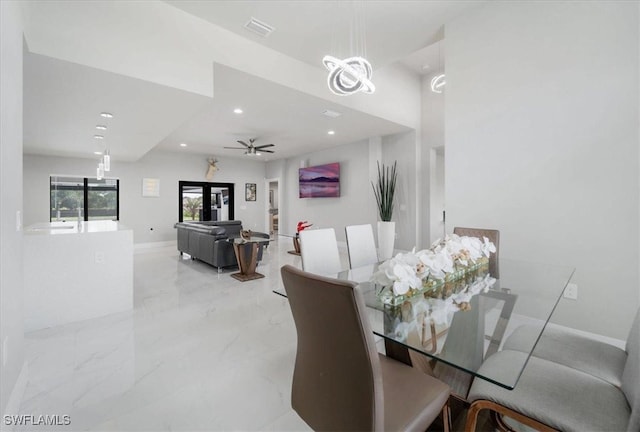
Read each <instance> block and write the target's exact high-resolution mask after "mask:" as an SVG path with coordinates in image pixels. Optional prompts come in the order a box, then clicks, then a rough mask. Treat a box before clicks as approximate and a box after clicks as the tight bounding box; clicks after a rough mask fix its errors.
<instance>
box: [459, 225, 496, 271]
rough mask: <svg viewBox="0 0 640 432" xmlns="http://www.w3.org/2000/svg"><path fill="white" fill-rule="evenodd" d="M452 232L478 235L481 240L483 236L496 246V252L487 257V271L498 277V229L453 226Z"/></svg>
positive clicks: (469, 235)
mask: <svg viewBox="0 0 640 432" xmlns="http://www.w3.org/2000/svg"><path fill="white" fill-rule="evenodd" d="M453 233H454V234H457V235H459V236H467V237H478V238H479V239H481V240H482V238H483V237H486V238H488V239H489V241H490V242H491V243H493V244H494V245H495V246H496V252H495V253H493V254H491V256H490V257H489V273H490V274H491V276H493V277H495V278H497V279H499V278H500V268H499V262H500V231H498V230H494V229H483V228H463V227H455V228H453Z"/></svg>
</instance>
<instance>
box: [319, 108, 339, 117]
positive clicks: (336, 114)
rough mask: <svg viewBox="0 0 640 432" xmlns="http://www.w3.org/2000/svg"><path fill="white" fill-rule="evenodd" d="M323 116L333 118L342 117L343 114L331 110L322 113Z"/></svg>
mask: <svg viewBox="0 0 640 432" xmlns="http://www.w3.org/2000/svg"><path fill="white" fill-rule="evenodd" d="M322 114H323V115H326V116H327V117H331V118H336V117H340V116H341V115H342V113H339V112H338V111H331V110H330V109H327V110H324V111H322Z"/></svg>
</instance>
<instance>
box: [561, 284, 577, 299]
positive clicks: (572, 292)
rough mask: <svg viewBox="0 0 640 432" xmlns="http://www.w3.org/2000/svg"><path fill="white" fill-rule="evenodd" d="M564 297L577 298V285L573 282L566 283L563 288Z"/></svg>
mask: <svg viewBox="0 0 640 432" xmlns="http://www.w3.org/2000/svg"><path fill="white" fill-rule="evenodd" d="M563 296H564V298H566V299H570V300H578V285H576V284H574V283H570V284H567V287H566V288H565V289H564V295H563Z"/></svg>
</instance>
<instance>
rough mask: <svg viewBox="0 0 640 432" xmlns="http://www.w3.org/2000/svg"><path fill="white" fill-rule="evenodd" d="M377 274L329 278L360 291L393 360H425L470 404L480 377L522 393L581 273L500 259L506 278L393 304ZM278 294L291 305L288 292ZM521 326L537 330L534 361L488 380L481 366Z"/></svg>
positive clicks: (472, 279) (479, 277)
mask: <svg viewBox="0 0 640 432" xmlns="http://www.w3.org/2000/svg"><path fill="white" fill-rule="evenodd" d="M377 267H378V265H377V264H376V265H370V266H365V267H360V268H354V269H351V270H345V271H342V272H340V273H338V274H334V275H327V276H329V277H334V278H337V279H343V280H349V281H353V282H356V283H357V284H358V288H359V290H360V291H361V292H362V294H363V296H364V299H365V304H366V306H367V312H368V315H369V321H370V323H371V327H372V329H373V332H374V333H375V334H376V335H377V336H380V337H381V338H383V339H384V342H385V348H386V354H387V355H388V356H391V357H394V358H396V359H397V360H400V361H404V362H406V363H410V361H408V359H409V357H412V358H413V359H414V361H415V358H416V355H417V356H418V357H420V355H424V356H426V357H424V360H425V361H424V362H421V363H424V364H427V365H428V366H427V367H428V368H429V369H430V370H429V371H428V373H432V374H433V375H434V376H436V377H438V378H440V379H442V380H444V381H445V382H447V383H448V384H449V385H450V386H451V387H452V389H453V391H454V392H455V393H456V394H458V395H460V396H461V397H462V398H463V399H464V398H465V397H466V393H467V391H468V387H469V385H470V383H471V380H472V379H473V378H474V377H477V378H480V379H484V380H487V381H490V382H492V383H494V384H496V385H499V386H501V387H504V388H507V389H513V388H515V386H516V384H517V382H518V379H519V378H520V375H521V374H522V371H523V370H524V368H525V366H526V364H527V362H528V358H529V357H530V356H531V353H532V352H533V350H534V348H535V345H536V343H537V341H538V339H539V337H540V335H541V334H542V332H543V330H544V328H545V326H546V325H547V323H548V322H549V319H550V318H551V316H552V314H553V312H554V310H555V308H556V306H557V304H558V302H559V300H560V298H561V297H562V293H563V292H564V289H565V287H566V286H567V284H568V283H569V281H570V280H571V277H572V276H573V273H574V269H573V268H570V267H565V266H559V265H552V264H544V263H534V262H527V261H518V260H512V259H506V258H501V259H500V261H499V272H500V274H499V277H495V276H497V275H490V274H488V271H484V272H480V273H473V274H472V275H471V276H468V277H466V278H462V279H461V280H458V281H453V282H449V283H445V284H442V285H438V286H436V287H434V288H433V289H429V290H426V291H425V292H421V293H420V294H418V295H415V296H412V297H409V298H406V299H403V301H401V302H399V303H398V304H389V303H390V302H388V301H387V300H388V299H385V294H384V293H383V292H381V291H382V290H383V288H382V287H381V286H379V285H377V284H376V283H374V282H372V281H371V279H372V275H373V274H374V272H375V271H376V270H377ZM274 292H275V293H276V294H280V295H283V296H285V297H286V293H285V292H284V290H283V289H278V290H275V291H274ZM392 303H393V302H392ZM520 325H532V326H533V327H534V328H535V329H537V330H536V332H534V334H535V335H536V336H537V337H533V338H531V339H530V340H527V341H522V343H521V344H520V346H521V348H520V349H524V350H526V351H528V354H529V356H527V357H526V358H525V359H523V360H522V361H521V363H520V364H518V365H514V367H513V369H512V370H513V373H512V374H511V375H501V376H494V375H491V374H481V373H480V372H479V371H478V370H479V368H480V366H481V365H482V362H483V361H484V360H485V359H486V358H488V357H490V356H491V355H493V354H495V353H496V352H497V351H499V350H500V349H501V348H502V344H503V343H504V340H505V339H506V337H507V336H508V335H509V334H510V333H511V332H512V331H513V330H514V329H515V328H517V327H518V326H520ZM522 346H524V348H522ZM409 350H411V351H412V355H411V356H409V355H408V352H409Z"/></svg>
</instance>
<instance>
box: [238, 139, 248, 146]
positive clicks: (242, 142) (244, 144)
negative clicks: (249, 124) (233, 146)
mask: <svg viewBox="0 0 640 432" xmlns="http://www.w3.org/2000/svg"><path fill="white" fill-rule="evenodd" d="M238 142H239V143H240V144H242V145H243V146H245V147H250V145H249V144H247V143H246V142H244V141H242V140H238Z"/></svg>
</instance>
